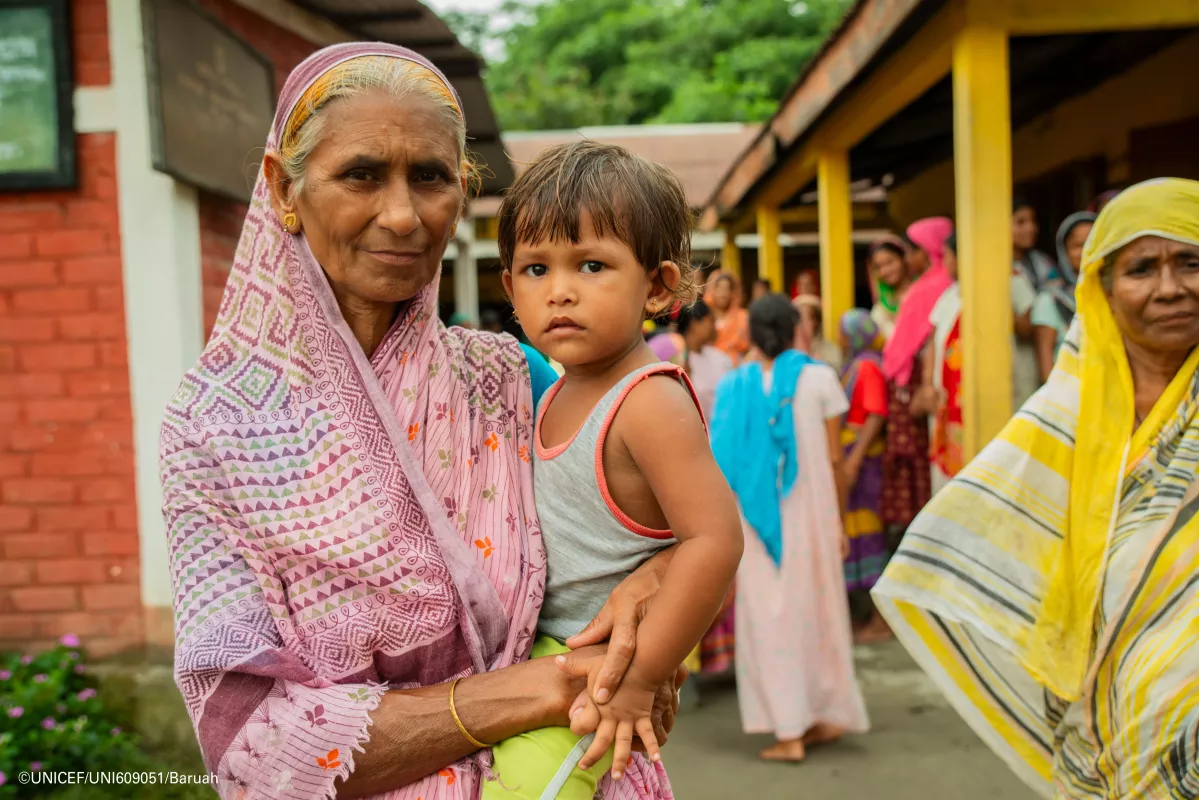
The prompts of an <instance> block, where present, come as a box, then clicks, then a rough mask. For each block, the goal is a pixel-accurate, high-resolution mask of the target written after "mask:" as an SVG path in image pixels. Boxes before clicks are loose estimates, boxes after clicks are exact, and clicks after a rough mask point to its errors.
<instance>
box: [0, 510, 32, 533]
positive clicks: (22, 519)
mask: <svg viewBox="0 0 1199 800" xmlns="http://www.w3.org/2000/svg"><path fill="white" fill-rule="evenodd" d="M32 528H33V509H31V508H13V507H12V506H0V531H27V530H32Z"/></svg>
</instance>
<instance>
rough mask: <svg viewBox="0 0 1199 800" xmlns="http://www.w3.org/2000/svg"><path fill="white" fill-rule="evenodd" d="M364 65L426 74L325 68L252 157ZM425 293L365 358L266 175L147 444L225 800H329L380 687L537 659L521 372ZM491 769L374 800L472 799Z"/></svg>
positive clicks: (190, 702) (400, 53) (469, 769)
mask: <svg viewBox="0 0 1199 800" xmlns="http://www.w3.org/2000/svg"><path fill="white" fill-rule="evenodd" d="M364 55H386V56H392V57H395V58H404V59H409V60H411V61H414V62H417V63H420V64H422V65H424V66H426V67H429V68H430V69H433V67H432V65H431V64H429V63H428V62H427V61H426V60H424V59H423V58H421V57H420V56H418V55H416V54H415V53H412V52H411V51H408V50H405V49H403V48H399V47H395V46H392V45H386V44H377V43H372V44H365V43H357V44H345V45H336V46H334V47H329V48H326V49H324V50H321V51H319V52H317V53H315V54H314V55H312V56H310V57H309V58H308V59H307V60H306V61H304V63H302V64H301V65H300V66H299V67H297V68H296V70H295V72H293V73H292V75H291V76H290V77H289V79H288V81H287V84H286V86H284V88H283V92H282V95H281V97H280V100H279V108H278V111H277V113H276V116H275V121H274V125H273V126H272V132H271V135H270V137H269V138H268V140H267V149H272V148H274V147H275V144H276V142H277V137H278V134H279V131H281V130H282V128H283V126H284V124H285V122H286V120H287V118H288V115H289V114H290V113H291V109H292V108H293V106H294V105H295V104H296V102H297V101H298V100H299V98H300V97H301V96H302V95H303V93H304V91H305V89H306V88H307V87H308V86H309V85H310V84H311V83H312V81H314V80H315V79H317V78H318V77H319V76H320V75H321V74H322V73H324V72H325V71H327V70H329V69H330V68H332V67H333V66H335V65H337V64H339V63H341V62H343V61H346V60H348V59H351V58H355V57H359V56H364ZM438 74H440V73H438ZM443 80H444V78H443ZM447 85H448V84H447ZM437 296H438V281H436V280H435V281H434V282H433V283H432V284H431V285H430V286H428V287H426V288H425V289H424V290H422V291H421V292H420V293H419V294H418V295H417V296H416V297H415V298H413V299H412V300H411V301H409V303H408V305H407V307H406V308H405V309H404V310H403V311H402V313H401V315H400V317H399V319H398V320H397V322H396V325H395V327H394V328H393V330H392V331H391V332H390V333H389V334H388V336H387V338H386V339H385V341H384V342H383V344H382V345H381V346H380V347H379V348H378V351H377V352H376V353H375V354H374V356H373V358H371V359H370V360H369V361H368V360H367V358H366V356H365V354H364V353H363V351H362V348H361V347H360V346H359V345H358V344H357V342H356V341H355V340H354V338H353V336H352V334H351V333H350V330H349V328H348V326H347V325H346V323H345V320H344V319H343V317H342V316H341V312H340V311H339V309H338V306H337V303H336V301H335V299H334V297H333V294H332V291H331V290H330V288H329V285H328V283H327V281H326V279H325V277H324V274H323V272H322V270H321V268H320V266H319V265H318V264H317V263H316V262H315V260H314V259H313V257H312V254H311V251H310V250H309V249H308V246H307V244H306V242H305V241H304V239H303V237H302V236H292V235H289V234H287V233H286V232H285V231H284V230H283V228H282V226H281V225H280V223H279V221H278V220H277V218H276V216H275V214H274V213H273V211H272V210H271V207H270V202H269V196H268V190H267V187H266V184H265V181H264V180H263V178H262V175H261V174H260V175H259V177H258V182H257V185H256V186H255V189H254V198H253V201H252V204H251V207H250V210H249V213H248V215H247V217H246V222H245V226H244V228H243V230H242V236H241V241H240V243H239V245H238V249H237V254H236V258H235V261H234V265H233V270H232V272H231V274H230V276H229V281H228V285H227V286H226V289H225V295H224V298H223V300H222V303H221V310H220V315H219V317H218V319H217V323H216V327H215V328H214V330H213V336H212V339H211V340H210V341H209V343H208V345H207V347H206V348H205V349H204V352H203V354H202V355H201V356H200V360H199V362H198V363H197V364H196V366H195V367H194V368H193V369H192V370H191V371H190V372H189V373H188V374H187V375H186V376H185V377H184V379H183V382H182V384H181V385H180V387H179V390H178V392H177V393H176V395H175V397H174V398H173V399H172V400H171V402H170V404H169V405H168V407H167V410H166V414H165V418H164V422H163V427H162V440H161V472H162V483H163V493H164V514H165V516H166V521H167V525H168V530H169V535H170V548H171V571H172V575H173V578H174V584H175V592H176V596H175V631H176V634H175V635H176V654H175V678H176V682H177V683H178V685H179V688H180V691H181V692H182V693H183V697H184V700H185V701H186V704H187V708H188V711H189V713H190V714H191V717H192V721H193V723H194V724H195V726H196V732H197V736H198V738H199V741H200V746H201V749H202V751H203V754H204V759H205V762H206V763H207V765H208V767H209V769H210V770H211V771H214V772H216V773H217V776H218V779H219V785H218V789H219V791H220V794H221V795H222V796H223V797H237V798H242V797H254V798H258V797H270V798H319V797H331V796H332V795H333V794H334V793H335V791H336V786H335V784H334V781H335V779H336V778H339V777H340V778H344V777H345V776H347V775H349V773H350V772H351V771H352V770H353V760H354V751H355V750H361V749H362V745H363V743H364V742H366V741H367V740H368V738H369V729H368V726H369V725H370V714H371V712H372V711H373V710H374V709H375V708H376V707H377V706H378V704H379V701H380V700H381V698H382V695H383V694H384V693H385V692H386V691H387V690H388V689H389V688H410V687H415V686H427V685H432V684H437V683H442V682H445V681H447V680H449V679H452V678H454V677H457V676H464V675H470V674H472V673H476V672H481V671H485V670H494V669H500V668H503V667H506V666H508V665H510V664H512V663H514V662H516V661H520V660H522V659H524V658H526V657H527V656H528V653H529V649H530V647H531V644H532V636H533V631H534V628H535V625H536V618H537V613H538V611H539V609H540V606H541V598H542V591H543V586H544V577H545V572H544V568H545V554H544V551H543V549H542V546H541V541H540V533H539V531H538V528H537V518H536V511H535V509H534V504H533V492H532V469H531V466H530V463H529V448H530V446H531V443H530V434H531V430H532V395H531V390H530V385H529V375H528V367H527V364H526V362H525V359H524V356H523V353H522V352H521V350H520V347H519V345H518V344H517V343H516V341H515V340H513V339H512V338H510V337H504V336H496V335H493V334H487V333H482V332H475V331H466V330H462V329H457V328H455V329H449V330H447V329H446V328H445V327H444V326H443V325H442V324H441V323H440V321H439V320H438V319H437V314H436V309H437ZM447 713H448V709H447ZM486 760H487V755H486V754H484V755H481V756H476V757H474V758H471V759H466V760H464V761H462V762H459V763H457V764H454V765H451V766H450V767H448V768H447V769H444V770H442V771H441V772H440V773H439V774H436V775H431V776H428V777H426V778H425V779H423V780H421V781H418V782H416V783H414V784H412V785H410V786H407V787H404V788H403V789H399V790H396V791H393V792H391V793H389V794H388V795H387V796H388V797H391V798H395V800H416V798H418V797H420V798H423V800H432V798H445V799H446V800H467V799H468V798H473V797H476V796H477V793H478V788H479V783H480V776H481V775H482V773H483V770H484V768H485V766H486ZM628 775H629V778H630V779H631V780H627V781H623V782H621V784H613V783H612V782H611V781H610V780H609V781H607V782H606V784H605V787H604V789H605V791H604V796H605V797H607V798H629V800H634V799H637V798H639V799H641V800H644V799H645V798H668V797H670V790H669V785H668V783H667V782H666V779H665V773H663V772H661V770H660V767H657V766H656V765H654V766H651V765H650V764H649V762H647V761H644V760H640V759H639V760H638V761H637V762H636V763H635V765H632V768H631V769H630V771H629V773H628Z"/></svg>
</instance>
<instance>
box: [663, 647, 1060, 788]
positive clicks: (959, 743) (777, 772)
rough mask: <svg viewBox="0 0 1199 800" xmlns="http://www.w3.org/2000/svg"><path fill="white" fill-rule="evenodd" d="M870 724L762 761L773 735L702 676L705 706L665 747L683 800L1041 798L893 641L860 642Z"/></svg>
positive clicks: (719, 684) (726, 689)
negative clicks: (748, 725) (795, 759)
mask: <svg viewBox="0 0 1199 800" xmlns="http://www.w3.org/2000/svg"><path fill="white" fill-rule="evenodd" d="M856 656H857V662H858V678H859V680H860V681H861V683H862V687H863V691H864V692H865V695H866V703H867V706H868V707H869V710H870V716H871V724H872V730H871V731H870V733H868V734H865V735H863V736H854V737H849V738H846V739H844V740H843V741H841V742H839V743H837V744H834V745H831V746H829V747H825V748H820V749H815V750H812V751H810V752H809V754H808V758H807V760H806V761H805V762H804V763H803V764H798V765H791V764H767V763H764V762H762V761H759V760H758V758H757V753H758V751H759V750H761V749H762V748H764V747H766V746H768V745H769V744H770V741H771V739H770V737H764V736H746V735H744V734H743V733H742V732H741V720H740V717H739V714H738V710H737V691H736V687H735V686H734V685H733V682H732V681H731V680H730V679H718V680H716V681H701V683H700V695H701V705H700V708H699V709H697V710H693V711H691V712H689V713H687V714H686V715H685V716H683V717H682V718H680V720H679V724H678V727H677V728H676V729H675V732H674V735H673V736H672V737H671V739H670V743H669V744H668V745H667V747H666V749H665V750H664V751H663V760H664V763H665V764H666V767H667V770H668V771H669V772H670V776H671V781H672V782H673V784H674V789H675V794H676V795H677V796H678V798H679V800H709V798H711V799H712V800H716V798H722V799H723V798H733V799H734V800H784V798H785V799H786V800H793V799H794V800H1037V796H1036V794H1035V793H1034V792H1033V791H1032V790H1030V789H1028V788H1027V787H1026V786H1024V784H1022V783H1021V782H1020V781H1019V780H1018V779H1017V778H1016V777H1015V776H1013V775H1012V774H1011V772H1009V771H1008V769H1007V767H1005V766H1004V765H1003V763H1002V762H1000V761H999V759H998V758H996V757H995V756H994V755H993V754H992V753H991V751H990V750H989V749H987V747H986V746H985V745H984V744H983V743H982V742H981V741H980V740H979V739H978V737H977V736H975V735H974V733H973V732H972V731H971V730H970V729H969V728H968V727H967V726H966V724H965V723H963V722H962V721H961V719H960V718H959V717H958V715H957V714H956V713H955V712H954V711H953V710H952V709H951V708H950V707H949V705H948V704H947V703H946V702H945V700H944V698H942V696H941V694H940V693H939V692H938V691H937V690H936V689H935V688H933V686H932V684H931V683H929V682H928V680H927V679H926V678H925V677H924V674H923V673H922V672H920V670H919V669H918V668H917V667H916V666H915V664H913V663H912V662H911V661H910V660H909V659H908V657H907V655H906V654H905V653H904V651H903V649H902V648H901V647H900V646H899V645H897V644H894V643H891V644H887V645H883V646H878V647H872V648H859V649H858V651H857V653H856Z"/></svg>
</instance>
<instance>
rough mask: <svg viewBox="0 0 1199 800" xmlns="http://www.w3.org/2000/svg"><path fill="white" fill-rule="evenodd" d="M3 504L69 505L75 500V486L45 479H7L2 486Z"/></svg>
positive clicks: (65, 482)
mask: <svg viewBox="0 0 1199 800" xmlns="http://www.w3.org/2000/svg"><path fill="white" fill-rule="evenodd" d="M2 489H3V495H4V502H5V503H11V504H13V505H36V504H39V503H70V502H71V501H72V500H74V499H75V484H73V483H71V482H70V481H59V480H50V479H47V478H20V479H9V480H6V481H5V482H4V484H3V487H2Z"/></svg>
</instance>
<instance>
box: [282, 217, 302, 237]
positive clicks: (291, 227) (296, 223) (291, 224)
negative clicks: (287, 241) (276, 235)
mask: <svg viewBox="0 0 1199 800" xmlns="http://www.w3.org/2000/svg"><path fill="white" fill-rule="evenodd" d="M283 227H284V228H286V229H287V232H288V233H299V232H300V218H299V217H297V216H296V215H295V214H294V213H292V212H288V213H286V214H284V215H283Z"/></svg>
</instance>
